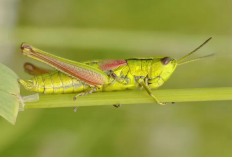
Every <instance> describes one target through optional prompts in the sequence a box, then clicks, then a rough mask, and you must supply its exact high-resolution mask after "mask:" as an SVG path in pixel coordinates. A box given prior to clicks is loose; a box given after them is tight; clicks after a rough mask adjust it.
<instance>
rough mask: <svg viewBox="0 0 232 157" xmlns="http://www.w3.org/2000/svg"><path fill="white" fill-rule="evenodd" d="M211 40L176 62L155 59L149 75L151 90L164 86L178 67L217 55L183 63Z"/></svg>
mask: <svg viewBox="0 0 232 157" xmlns="http://www.w3.org/2000/svg"><path fill="white" fill-rule="evenodd" d="M210 39H212V38H209V39H208V40H206V41H205V42H204V43H203V44H201V45H200V46H199V47H198V48H196V49H195V50H193V51H192V52H190V53H189V54H187V55H185V56H183V57H182V58H180V59H178V60H176V59H174V58H172V57H158V58H154V60H153V63H152V66H151V70H150V73H149V75H148V85H149V87H150V88H158V87H160V86H161V85H163V84H164V82H165V81H167V80H168V78H169V77H170V76H171V75H172V73H173V72H174V70H175V69H176V67H177V65H182V64H185V63H189V62H193V61H197V60H200V59H202V58H206V57H211V56H213V55H215V54H211V55H207V56H203V57H199V58H195V59H191V60H188V61H185V62H182V61H183V60H184V59H185V58H187V57H188V56H190V55H191V54H193V53H194V52H196V51H197V50H199V49H200V48H201V47H202V46H204V45H205V44H206V43H207V42H208V41H209V40H210Z"/></svg>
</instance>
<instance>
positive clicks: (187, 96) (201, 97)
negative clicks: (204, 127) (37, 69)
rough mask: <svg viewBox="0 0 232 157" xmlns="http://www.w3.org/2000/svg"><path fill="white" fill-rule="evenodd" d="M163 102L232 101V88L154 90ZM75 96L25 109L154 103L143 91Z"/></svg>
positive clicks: (42, 97)
mask: <svg viewBox="0 0 232 157" xmlns="http://www.w3.org/2000/svg"><path fill="white" fill-rule="evenodd" d="M153 91H154V94H155V96H156V97H157V98H158V99H159V101H161V102H190V101H219V100H232V87H221V88H195V89H168V90H153ZM74 95H75V94H54V95H40V100H39V101H35V102H27V103H25V108H56V107H75V106H97V105H113V104H123V105H124V104H144V103H154V100H153V98H152V97H150V96H149V95H148V94H147V93H146V92H145V91H143V90H136V91H118V92H98V93H93V94H90V95H86V96H83V97H78V98H77V100H76V101H73V97H74Z"/></svg>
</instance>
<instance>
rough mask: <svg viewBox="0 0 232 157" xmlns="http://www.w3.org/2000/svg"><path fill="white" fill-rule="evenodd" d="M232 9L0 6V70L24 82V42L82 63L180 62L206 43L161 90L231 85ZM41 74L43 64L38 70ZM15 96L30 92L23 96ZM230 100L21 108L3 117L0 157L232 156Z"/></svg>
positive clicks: (111, 2) (167, 3)
mask: <svg viewBox="0 0 232 157" xmlns="http://www.w3.org/2000/svg"><path fill="white" fill-rule="evenodd" d="M231 15H232V1H229V0H214V1H212V0H188V1H186V0H173V1H171V0H162V1H161V0H143V1H141V0H140V1H139V0H133V1H132V0H127V1H125V0H86V1H80V0H65V1H57V0H37V1H36V0H0V32H1V33H0V41H1V42H0V47H1V51H0V54H1V57H0V62H1V63H3V64H5V65H7V66H8V67H10V68H12V69H13V70H14V71H15V72H16V73H17V74H18V75H19V76H20V77H21V78H23V79H29V78H30V77H31V76H29V75H28V74H25V73H24V71H23V68H22V67H23V64H24V63H25V62H26V61H30V62H33V63H35V64H36V65H40V66H44V65H42V64H41V63H39V62H36V61H34V60H31V59H29V58H26V57H25V56H23V55H22V54H21V53H20V49H19V45H20V44H21V42H24V41H25V42H28V43H30V44H32V45H34V46H36V47H38V48H40V49H43V50H45V51H48V52H51V53H54V54H56V55H59V56H62V57H65V58H69V59H73V60H76V61H86V60H93V59H124V58H129V57H143V56H144V57H145V56H165V55H169V56H174V57H176V58H180V57H182V56H183V55H185V54H187V53H188V52H190V51H192V50H193V49H194V48H196V47H197V46H199V45H200V44H201V43H202V42H204V41H205V40H206V39H207V38H209V37H211V36H212V37H213V40H212V41H210V42H209V43H208V44H207V45H206V46H205V47H204V48H202V49H201V50H200V51H198V52H197V53H195V54H194V55H193V56H192V58H194V57H199V56H203V55H207V54H211V53H217V54H218V55H217V56H215V57H212V58H207V59H204V60H201V61H198V62H193V63H190V64H186V65H183V66H180V67H178V68H177V70H176V71H175V73H174V74H173V76H172V77H171V78H170V80H168V81H167V82H166V83H165V84H164V86H163V87H161V89H165V88H166V89H167V88H170V89H174V88H204V87H227V86H231V78H232V74H231V70H232V69H231V66H232V62H231V60H232V44H231V43H232V38H231V35H232V20H231ZM44 67H46V66H44ZM22 94H25V95H26V94H31V93H30V92H27V91H25V90H23V89H22ZM231 121H232V104H231V102H230V101H217V102H191V103H177V104H175V105H170V104H169V105H166V106H159V105H156V104H131V105H123V106H122V107H121V108H119V109H116V108H114V107H112V106H99V107H80V108H78V111H77V112H76V113H74V112H73V109H72V108H55V109H27V110H25V111H23V112H20V113H19V115H18V119H17V123H16V125H15V126H13V125H11V124H9V123H8V122H7V121H5V120H4V119H3V118H0V156H1V157H21V156H22V157H32V156H33V157H52V156H55V157H67V156H68V157H73V156H79V157H92V156H94V157H108V156H110V157H119V156H120V157H128V156H135V157H137V156H138V157H140V156H141V157H142V156H143V157H154V156H162V157H186V156H187V157H196V156H197V157H206V156H211V157H214V156H223V157H231V156H232V149H231V147H232V123H231Z"/></svg>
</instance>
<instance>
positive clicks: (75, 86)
mask: <svg viewBox="0 0 232 157" xmlns="http://www.w3.org/2000/svg"><path fill="white" fill-rule="evenodd" d="M210 39H211V38H209V39H208V40H206V41H205V42H204V43H203V44H201V45H200V46H199V47H198V48H196V49H195V50H194V51H192V52H190V53H189V54H187V55H185V56H183V57H182V58H180V59H178V60H176V59H174V58H173V57H168V56H163V57H144V58H130V59H125V60H98V61H88V62H83V63H80V62H75V61H71V60H68V59H64V58H61V57H58V56H55V55H52V54H50V53H47V52H44V51H42V50H39V49H37V48H35V47H33V46H31V45H29V44H27V43H22V45H21V49H22V53H23V54H24V55H26V56H28V57H30V58H33V59H36V60H38V61H41V62H43V63H45V64H48V65H49V66H51V67H53V68H55V70H53V71H49V70H46V69H42V68H38V67H36V66H34V65H32V64H29V63H27V64H25V66H24V68H25V70H26V71H27V72H28V73H30V74H32V75H36V76H35V77H33V78H32V79H30V80H28V81H24V80H21V79H20V80H19V82H20V84H21V85H22V86H24V87H25V88H26V89H27V90H30V91H34V92H39V93H44V94H56V93H78V94H77V95H76V96H75V97H74V100H76V99H77V97H78V96H83V95H87V94H90V93H93V92H100V91H104V92H107V91H117V90H127V89H135V88H137V87H139V86H140V87H142V88H144V89H145V90H146V91H147V93H148V94H149V95H150V96H151V97H153V98H154V100H155V102H156V103H158V104H160V105H163V104H165V103H163V102H160V101H159V100H158V99H157V98H156V97H155V95H154V94H153V93H152V91H151V89H156V88H158V87H160V86H161V85H163V84H164V82H166V81H167V80H168V78H169V77H170V76H171V75H172V73H173V72H174V70H175V69H176V67H177V65H182V64H185V63H189V62H192V61H196V60H199V59H202V58H206V57H210V56H213V55H214V54H211V55H207V56H203V57H199V58H196V59H192V60H188V61H185V62H182V61H183V60H184V59H186V58H187V57H188V56H190V55H191V54H193V53H194V52H196V51H197V50H198V49H200V48H201V47H202V46H204V45H205V44H206V43H207V42H208V41H209V40H210Z"/></svg>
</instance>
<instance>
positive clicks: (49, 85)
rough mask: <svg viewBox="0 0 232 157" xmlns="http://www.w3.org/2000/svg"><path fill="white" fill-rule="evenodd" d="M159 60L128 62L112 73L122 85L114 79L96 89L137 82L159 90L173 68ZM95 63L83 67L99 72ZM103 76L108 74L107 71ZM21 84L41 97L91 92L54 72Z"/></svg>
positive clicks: (85, 85) (120, 87)
mask: <svg viewBox="0 0 232 157" xmlns="http://www.w3.org/2000/svg"><path fill="white" fill-rule="evenodd" d="M160 58H163V57H156V58H152V57H150V58H140V59H139V58H137V59H127V60H126V61H127V65H122V66H119V67H117V68H116V69H114V70H113V72H114V73H115V74H116V75H117V76H119V77H121V78H122V79H124V82H118V81H116V80H115V79H114V78H113V77H111V76H108V83H107V84H103V85H98V87H99V88H98V89H97V91H116V90H127V89H135V88H137V87H138V86H139V83H138V82H137V80H138V79H140V78H142V79H146V80H147V82H150V83H152V84H150V86H151V88H158V87H160V86H161V85H162V84H163V83H164V82H165V81H166V80H167V79H168V78H169V76H170V75H171V73H172V72H173V71H174V69H175V67H176V66H174V65H175V64H174V63H173V64H170V66H168V67H167V66H164V65H162V64H161V62H160ZM98 63H99V61H89V62H85V64H87V65H90V66H93V67H95V68H98V69H99V64H98ZM100 70H101V69H100ZM105 72H106V73H107V71H105ZM127 81H128V82H127ZM20 83H21V84H22V85H23V86H24V87H25V88H26V89H28V90H30V91H34V92H39V93H44V94H58V93H78V92H84V91H87V90H89V88H90V86H89V84H88V83H86V82H84V81H82V80H79V79H77V78H74V77H72V76H69V75H67V74H65V73H63V72H60V71H57V70H54V71H51V72H49V73H45V74H42V75H38V76H35V77H33V78H32V79H30V80H28V81H23V80H20Z"/></svg>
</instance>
